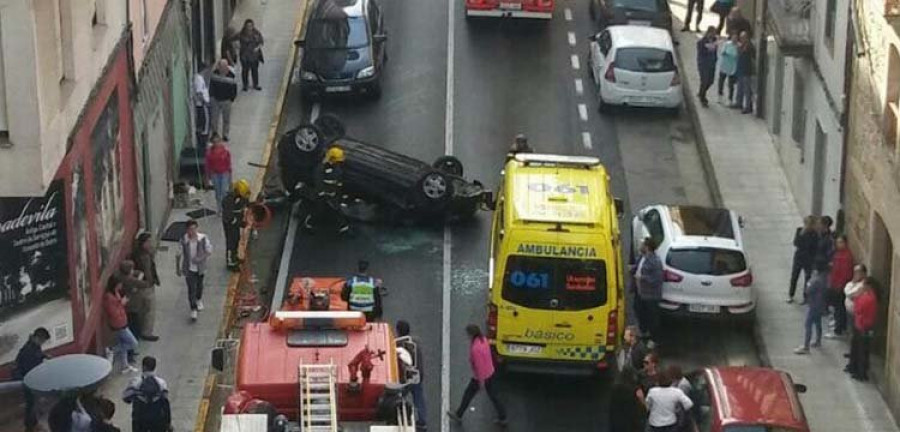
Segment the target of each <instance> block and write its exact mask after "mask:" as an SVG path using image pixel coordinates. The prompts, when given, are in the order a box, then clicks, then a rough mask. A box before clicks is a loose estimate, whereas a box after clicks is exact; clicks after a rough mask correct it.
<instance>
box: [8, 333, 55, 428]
mask: <svg viewBox="0 0 900 432" xmlns="http://www.w3.org/2000/svg"><path fill="white" fill-rule="evenodd" d="M48 340H50V332H48V331H47V329H45V328H43V327H38V328H36V329H35V330H34V331H33V332H32V333H31V335H29V336H28V341H26V342H25V344H24V345H22V348H19V353H18V354H16V368H15V370H14V371H13V373H14V378H15V379H17V380H24V379H25V375H28V372H31V370H32V369H34V368H36V367H37V366H38V365H39V364H41V363H43V362H44V360H45V359H47V355H46V354H44V351H43V349H42V348H41V347H42V346H43V345H44V344H45V343H47V341H48ZM22 392H23V393H24V398H25V431H26V432H32V431H34V430H35V428H36V427H37V424H38V418H37V413H36V412H35V395H34V393H33V392H32V391H31V390H30V389H29V388H28V387H25V386H22Z"/></svg>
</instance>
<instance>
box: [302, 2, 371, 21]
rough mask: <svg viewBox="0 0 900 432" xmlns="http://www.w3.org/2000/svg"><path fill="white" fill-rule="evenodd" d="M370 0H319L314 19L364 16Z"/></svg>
mask: <svg viewBox="0 0 900 432" xmlns="http://www.w3.org/2000/svg"><path fill="white" fill-rule="evenodd" d="M367 1H368V0H319V2H318V3H317V4H316V7H315V9H314V11H313V15H312V19H345V18H348V17H360V16H363V14H364V10H363V7H364V6H365V5H364V4H365V3H366V2H367Z"/></svg>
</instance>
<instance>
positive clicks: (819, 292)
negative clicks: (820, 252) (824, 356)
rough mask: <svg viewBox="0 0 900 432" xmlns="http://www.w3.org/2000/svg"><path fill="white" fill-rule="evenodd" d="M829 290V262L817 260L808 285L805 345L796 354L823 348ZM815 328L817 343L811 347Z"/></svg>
mask: <svg viewBox="0 0 900 432" xmlns="http://www.w3.org/2000/svg"><path fill="white" fill-rule="evenodd" d="M827 289H828V261H823V260H816V262H815V264H813V275H812V278H811V279H810V280H809V282H808V283H807V284H806V299H807V310H806V321H805V323H804V330H805V333H804V337H803V345H801V346H799V347H797V349H795V350H794V354H809V347H810V346H812V347H816V348H817V347H820V346H822V315H823V314H824V313H825V291H826V290H827ZM814 328H815V331H816V341H815V342H813V343H812V345H810V340H811V339H812V332H813V329H814Z"/></svg>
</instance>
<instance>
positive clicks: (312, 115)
mask: <svg viewBox="0 0 900 432" xmlns="http://www.w3.org/2000/svg"><path fill="white" fill-rule="evenodd" d="M321 111H322V104H320V103H318V102H316V103H314V104H313V106H312V109H310V110H309V122H310V123H312V122H314V121H316V119H317V118H319V112H321Z"/></svg>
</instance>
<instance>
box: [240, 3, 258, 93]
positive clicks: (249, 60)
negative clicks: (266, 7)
mask: <svg viewBox="0 0 900 432" xmlns="http://www.w3.org/2000/svg"><path fill="white" fill-rule="evenodd" d="M238 40H239V41H240V46H241V47H240V57H241V81H242V83H243V84H244V91H247V89H248V88H249V87H250V85H249V79H248V78H249V76H252V78H253V88H254V89H256V90H262V87H260V86H259V64H260V63H262V62H263V61H264V60H263V54H262V46H263V42H264V41H263V36H262V33H260V32H259V30H257V29H256V26H255V24H254V23H253V20H251V19H248V20H246V21H244V27H243V28H242V29H241V33H240V34H239V35H238Z"/></svg>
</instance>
